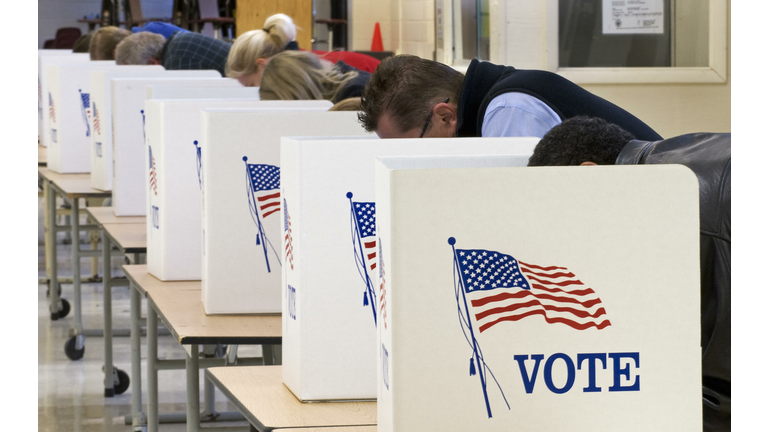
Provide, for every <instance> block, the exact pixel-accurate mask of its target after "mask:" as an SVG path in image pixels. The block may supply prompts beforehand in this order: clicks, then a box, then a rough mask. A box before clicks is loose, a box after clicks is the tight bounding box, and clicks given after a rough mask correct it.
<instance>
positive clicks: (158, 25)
mask: <svg viewBox="0 0 768 432" xmlns="http://www.w3.org/2000/svg"><path fill="white" fill-rule="evenodd" d="M131 31H132V32H133V33H139V32H143V31H148V32H150V33H155V34H159V35H160V36H163V37H164V38H166V39H168V38H170V37H171V35H173V34H174V33H176V32H177V31H179V32H186V33H189V30H185V29H183V28H181V27H177V26H175V25H173V24H170V23H166V22H162V21H150V22H148V23H146V24H144V27H134V28H132V29H131Z"/></svg>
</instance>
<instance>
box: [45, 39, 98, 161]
mask: <svg viewBox="0 0 768 432" xmlns="http://www.w3.org/2000/svg"><path fill="white" fill-rule="evenodd" d="M42 51H49V50H38V51H37V53H38V55H37V107H38V111H37V114H38V120H39V122H38V124H39V128H38V130H37V133H38V136H39V137H40V143H41V144H42V145H43V146H45V147H48V143H49V142H50V141H51V137H50V136H49V130H50V125H49V123H50V121H51V119H52V118H53V117H55V116H56V114H57V111H56V105H53V106H52V105H51V98H52V96H51V93H50V91H49V90H48V77H47V69H48V65H52V64H65V63H84V62H88V61H90V56H89V55H88V54H83V53H72V51H69V50H68V52H65V53H61V52H58V53H56V54H54V53H52V52H46V53H45V54H43V53H42ZM50 51H59V50H50Z"/></svg>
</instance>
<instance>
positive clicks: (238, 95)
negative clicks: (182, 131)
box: [147, 78, 260, 100]
mask: <svg viewBox="0 0 768 432" xmlns="http://www.w3.org/2000/svg"><path fill="white" fill-rule="evenodd" d="M223 80H232V81H234V82H235V83H236V85H233V86H225V87H222V86H217V87H187V86H178V87H177V86H167V85H162V84H160V85H149V86H147V99H250V100H253V99H260V97H259V88H258V87H243V86H241V85H240V83H238V82H237V80H235V79H233V78H224V79H223Z"/></svg>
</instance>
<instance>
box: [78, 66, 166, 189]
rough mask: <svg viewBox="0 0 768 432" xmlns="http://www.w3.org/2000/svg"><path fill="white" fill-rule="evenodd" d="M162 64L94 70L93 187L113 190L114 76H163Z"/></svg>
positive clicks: (92, 80) (92, 120)
mask: <svg viewBox="0 0 768 432" xmlns="http://www.w3.org/2000/svg"><path fill="white" fill-rule="evenodd" d="M165 72H166V71H165V68H163V67H162V66H156V65H155V66H149V65H141V66H135V65H134V66H129V65H121V66H120V67H117V68H114V69H109V70H95V71H91V72H90V76H89V79H90V82H91V86H90V88H91V109H92V110H93V113H92V116H91V187H92V188H94V189H99V190H103V191H111V190H112V168H113V167H112V82H111V80H112V78H125V77H132V78H138V77H159V76H161V75H163V74H164V73H165Z"/></svg>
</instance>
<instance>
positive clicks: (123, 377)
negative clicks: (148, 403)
mask: <svg viewBox="0 0 768 432" xmlns="http://www.w3.org/2000/svg"><path fill="white" fill-rule="evenodd" d="M116 371H117V380H118V382H117V383H116V384H115V394H123V393H125V391H126V390H128V386H130V385H131V379H130V377H128V374H127V373H125V371H123V370H121V369H116Z"/></svg>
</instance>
